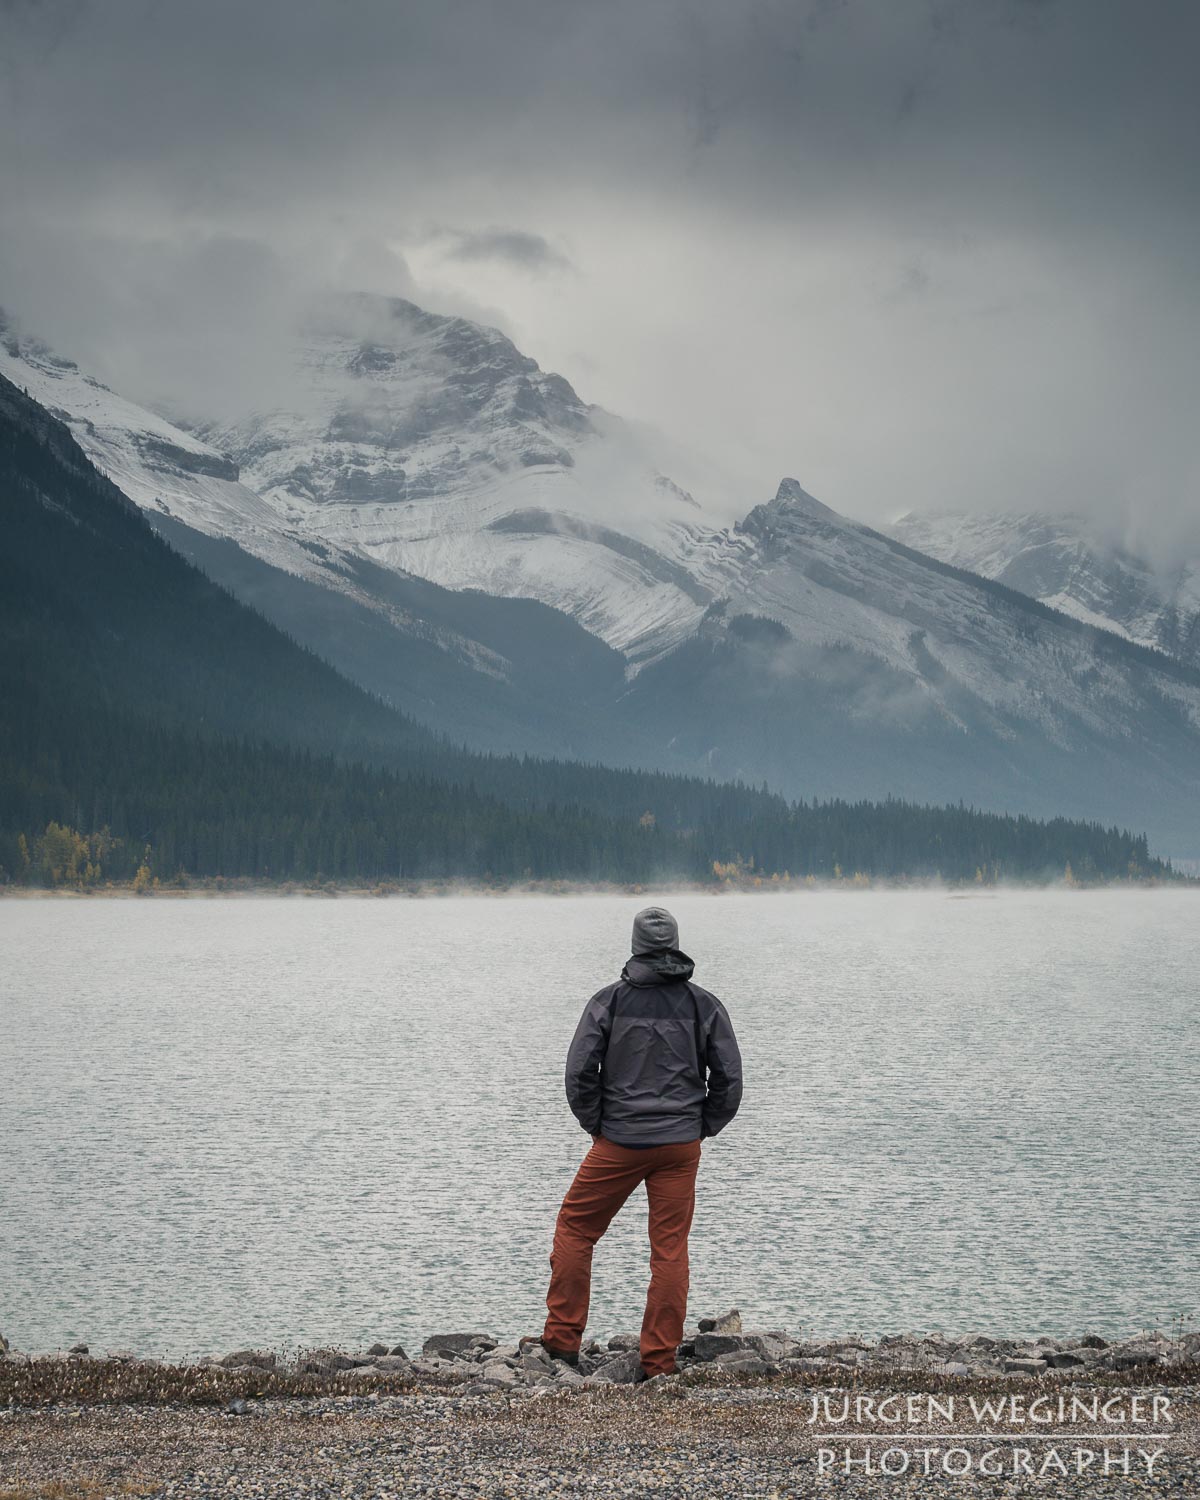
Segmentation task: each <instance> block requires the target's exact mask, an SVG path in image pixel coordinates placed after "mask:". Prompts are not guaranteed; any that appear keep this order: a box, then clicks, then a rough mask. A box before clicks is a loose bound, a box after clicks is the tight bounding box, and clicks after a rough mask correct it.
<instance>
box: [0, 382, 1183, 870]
mask: <svg viewBox="0 0 1200 1500" xmlns="http://www.w3.org/2000/svg"><path fill="white" fill-rule="evenodd" d="M0 534H2V535H3V536H4V538H5V549H4V553H3V558H2V562H0V569H2V577H0V582H2V584H3V587H2V588H0V884H2V883H6V882H8V881H10V880H16V881H18V882H22V883H25V882H31V883H35V884H38V883H49V884H69V885H74V884H89V883H95V882H96V881H98V880H102V879H106V878H121V877H130V876H134V875H135V873H136V875H137V879H138V880H139V881H140V882H141V881H148V880H149V879H151V878H153V877H158V876H162V877H165V878H167V879H170V878H172V877H174V876H176V875H177V873H178V871H179V870H180V869H181V868H182V869H183V870H186V871H188V872H190V873H191V874H193V875H219V876H251V877H255V878H258V879H264V878H266V879H280V878H285V879H304V880H313V879H317V878H322V877H336V878H341V879H352V880H363V879H371V880H379V879H387V880H395V879H398V878H402V879H412V878H418V877H428V876H435V877H443V878H444V877H448V876H466V877H476V878H484V879H489V878H490V879H501V880H509V879H521V878H524V877H527V876H530V875H533V876H558V877H562V876H569V877H574V878H577V879H585V880H603V879H619V880H624V881H631V880H636V881H641V882H645V881H648V880H655V879H657V880H661V879H664V878H671V877H678V876H681V875H683V876H691V877H704V876H706V875H710V874H711V871H712V863H713V861H714V860H715V859H716V860H721V861H723V862H730V861H734V860H736V859H737V858H738V857H739V856H744V857H746V858H748V859H750V860H753V862H754V868H755V869H757V870H767V871H769V870H771V869H774V868H789V869H792V870H795V871H799V872H804V871H812V872H813V873H819V874H832V873H834V871H835V870H836V868H837V867H838V866H839V865H840V864H842V863H843V862H844V863H845V864H846V865H847V867H849V862H850V860H851V858H853V859H855V860H856V861H861V863H860V864H858V865H857V866H856V867H857V868H862V869H864V870H869V871H872V872H875V873H880V874H896V873H901V872H909V873H913V874H933V873H936V872H941V873H944V874H947V875H950V876H959V877H961V876H966V877H967V878H970V876H971V874H972V872H973V871H974V870H975V869H976V868H980V869H986V870H987V872H988V874H989V876H1002V875H1004V874H1013V875H1019V874H1042V873H1047V874H1051V875H1054V874H1058V875H1061V872H1062V869H1063V865H1064V863H1065V862H1066V861H1068V860H1069V861H1070V862H1071V863H1072V865H1073V867H1074V868H1075V870H1076V871H1077V872H1079V873H1080V874H1081V875H1089V874H1094V875H1098V876H1111V875H1118V876H1119V875H1122V874H1124V872H1125V870H1126V869H1127V867H1128V865H1129V863H1130V862H1131V861H1133V862H1134V863H1135V864H1136V865H1137V866H1138V868H1139V869H1140V870H1142V871H1143V872H1145V873H1148V874H1154V873H1156V872H1157V871H1159V870H1160V867H1159V866H1157V865H1156V864H1155V862H1154V861H1153V860H1151V859H1150V857H1149V854H1148V851H1147V848H1146V843H1145V840H1144V838H1140V837H1132V836H1130V835H1126V834H1120V833H1118V832H1117V831H1116V830H1111V829H1110V830H1105V829H1102V828H1097V827H1083V826H1080V825H1077V824H1076V825H1066V824H1061V823H1060V824H1054V825H1049V826H1046V825H1039V824H1033V823H1030V822H1029V821H1028V820H1020V819H1013V818H986V817H981V816H978V815H975V814H970V813H966V812H964V811H962V810H957V809H917V808H906V807H901V806H900V805H898V804H890V805H887V806H880V807H854V808H851V807H846V806H826V807H800V808H797V807H789V806H788V805H787V804H785V803H784V802H783V801H782V800H781V799H780V798H778V797H775V796H771V795H768V794H765V793H762V792H753V791H749V790H748V789H746V788H744V787H734V786H723V787H716V786H711V785H708V784H705V783H702V782H699V781H694V780H693V781H686V780H683V779H681V778H672V777H664V776H658V775H649V776H646V775H638V774H636V773H632V772H624V773H622V772H613V771H605V770H600V769H597V768H591V767H585V766H578V765H574V766H573V765H568V764H564V763H561V762H560V763H536V762H527V761H521V760H517V759H514V758H507V759H496V758H491V757H481V756H472V755H468V754H464V753H462V752H458V751H455V750H453V749H452V748H451V747H449V746H447V745H444V744H442V743H439V742H437V741H435V740H434V739H433V738H432V736H430V735H429V734H428V733H427V732H425V731H422V730H420V729H418V728H416V726H414V725H412V724H411V723H410V722H408V721H406V720H403V719H401V718H400V717H399V716H397V715H396V714H395V713H393V712H392V711H390V710H389V709H387V708H386V707H385V706H383V705H382V704H380V703H378V702H375V701H374V700H372V699H370V698H369V697H367V696H366V695H365V694H363V693H362V692H361V691H360V690H358V689H356V688H355V687H353V686H352V685H351V684H350V683H348V682H345V681H344V680H342V679H341V678H339V677H338V676H337V674H336V673H334V672H333V671H332V670H331V669H330V668H329V667H327V666H326V665H324V664H323V663H321V662H320V661H318V660H317V659H316V658H314V657H313V656H311V655H310V654H308V653H307V652H305V651H303V650H301V649H300V648H299V647H297V646H296V645H295V644H294V643H292V642H290V641H288V640H287V639H286V638H285V637H283V636H282V635H280V634H279V632H278V631H276V630H274V629H273V628H272V627H271V626H270V625H269V624H267V622H265V621H264V620H262V619H261V618H259V617H257V616H255V615H254V614H253V613H252V612H250V611H249V610H247V609H246V608H245V607H244V606H242V605H241V604H239V603H237V602H236V601H235V600H234V599H232V598H231V597H230V596H229V595H227V594H225V593H224V592H222V591H221V590H220V589H218V588H217V587H216V586H214V585H213V584H212V583H211V582H210V581H209V580H208V579H207V578H205V577H204V576H203V575H202V574H201V573H199V572H198V571H196V570H195V569H194V568H192V567H190V566H189V565H188V564H187V563H186V562H185V561H184V560H183V559H182V558H180V557H179V556H178V555H176V554H175V553H174V552H173V551H172V550H171V549H170V548H169V547H167V546H166V545H165V544H164V543H163V542H162V541H161V540H160V539H159V538H158V537H156V536H155V535H154V534H153V532H152V531H151V530H150V529H149V527H148V526H147V525H146V523H145V521H144V519H143V518H142V516H141V515H140V514H139V513H138V511H137V510H136V509H135V508H134V507H133V506H132V505H131V504H130V503H129V502H128V501H127V500H126V499H125V497H124V496H122V495H121V493H120V492H119V491H118V490H117V489H116V488H115V487H114V486H113V485H112V484H111V483H110V482H109V481H108V480H107V479H105V478H104V477H103V476H101V475H99V474H98V473H97V472H96V471H95V469H94V468H93V467H92V466H91V465H90V464H89V463H88V461H87V459H86V458H85V456H84V454H83V453H82V451H81V450H80V449H79V447H78V445H77V444H76V443H75V442H74V440H73V439H72V437H71V436H70V434H69V433H68V431H67V430H66V428H65V427H64V426H63V425H62V424H61V423H60V422H59V421H57V420H56V419H55V418H53V417H52V416H50V415H49V414H48V413H47V412H46V411H45V410H44V409H43V408H41V407H39V406H37V405H36V403H34V402H33V401H31V400H30V399H29V398H28V397H26V396H24V395H22V394H21V393H20V392H19V391H17V390H16V389H15V387H13V386H12V385H11V384H9V383H8V382H6V381H4V380H3V379H0ZM331 751H336V752H337V753H336V754H335V753H330V752H331ZM389 766H390V767H393V768H394V769H390V770H389V769H387V767H389ZM647 812H652V815H651V816H649V817H647V816H646V813H647ZM114 839H115V842H114ZM776 861H778V864H776Z"/></svg>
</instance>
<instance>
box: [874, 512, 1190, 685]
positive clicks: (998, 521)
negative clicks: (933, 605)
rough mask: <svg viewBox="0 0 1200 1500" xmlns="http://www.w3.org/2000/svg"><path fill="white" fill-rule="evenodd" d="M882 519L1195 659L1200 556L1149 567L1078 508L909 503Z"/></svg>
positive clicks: (950, 557) (1120, 630) (1110, 626)
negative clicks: (1075, 512) (1064, 511)
mask: <svg viewBox="0 0 1200 1500" xmlns="http://www.w3.org/2000/svg"><path fill="white" fill-rule="evenodd" d="M890 529H891V534H892V535H894V536H896V537H897V538H899V540H900V541H902V542H906V543H907V544H908V545H909V546H910V547H915V548H916V549H917V550H918V551H920V552H927V553H928V554H929V555H930V556H931V557H937V558H940V559H941V560H942V561H943V562H948V563H953V564H954V566H955V567H958V568H966V569H968V570H969V571H971V572H972V573H980V574H982V575H983V576H984V577H985V578H994V579H996V580H998V581H999V582H1000V583H1005V584H1007V585H1008V586H1009V587H1010V588H1014V589H1019V590H1020V592H1021V593H1023V594H1028V595H1030V597H1031V598H1034V599H1040V600H1041V601H1042V603H1043V604H1049V605H1050V606H1051V607H1052V608H1053V609H1059V610H1062V611H1063V613H1064V614H1068V615H1073V616H1074V617H1075V618H1076V619H1077V620H1085V621H1086V622H1087V623H1088V624H1091V625H1099V626H1101V627H1102V628H1103V629H1105V630H1114V631H1116V633H1117V634H1118V635H1123V636H1124V637H1125V638H1126V639H1127V640H1130V641H1137V642H1139V643H1141V644H1142V645H1145V646H1153V647H1155V649H1157V650H1159V651H1165V652H1167V653H1168V654H1169V655H1171V656H1176V657H1178V658H1179V659H1180V660H1181V661H1185V662H1188V663H1189V664H1190V665H1192V666H1200V557H1193V558H1184V559H1181V560H1176V561H1175V562H1174V563H1172V564H1171V565H1170V566H1166V567H1155V566H1154V565H1153V564H1152V563H1151V562H1149V561H1148V560H1147V559H1146V558H1144V557H1139V556H1137V555H1136V554H1135V553H1134V552H1132V551H1131V550H1130V549H1129V548H1127V547H1124V546H1121V545H1119V544H1118V543H1117V542H1116V540H1115V539H1114V538H1113V537H1112V536H1111V535H1109V534H1106V532H1105V531H1104V529H1103V528H1101V527H1099V526H1097V524H1096V523H1095V522H1093V521H1091V520H1090V519H1089V518H1087V517H1085V516H1053V517H1052V516H1039V515H1028V514H1025V515H1018V514H1013V515H1005V514H993V515H978V516H973V515H968V514H957V513H951V512H931V513H922V512H912V513H910V514H909V515H906V516H904V517H902V518H901V519H900V520H899V521H897V522H896V523H895V525H894V526H893V527H891V528H890Z"/></svg>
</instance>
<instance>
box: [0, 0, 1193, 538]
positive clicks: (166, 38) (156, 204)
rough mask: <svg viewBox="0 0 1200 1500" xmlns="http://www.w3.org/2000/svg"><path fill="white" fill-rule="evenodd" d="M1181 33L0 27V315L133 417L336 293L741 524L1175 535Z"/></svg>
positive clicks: (1185, 59) (698, 26)
mask: <svg viewBox="0 0 1200 1500" xmlns="http://www.w3.org/2000/svg"><path fill="white" fill-rule="evenodd" d="M1198 43H1200V9H1198V8H1197V7H1196V6H1195V5H1194V4H1192V3H1191V0H1159V3H1156V4H1155V5H1154V6H1146V5H1144V4H1142V3H1140V0H842V3H838V0H799V3H787V4H781V3H777V0H687V3H670V4H664V5H650V6H648V5H645V4H643V3H641V0H612V3H610V4H605V5H603V6H596V5H591V4H587V3H584V0H504V3H500V4H496V3H493V0H456V3H455V4H453V5H447V4H444V3H440V0H439V3H435V0H416V3H411V4H405V5H403V6H397V5H394V4H392V3H384V0H372V3H366V0H346V3H341V4H333V3H330V0H257V3H256V4H254V5H250V6H247V5H244V4H241V3H235V0H208V3H206V4H205V5H203V6H169V5H168V6H164V5H160V4H156V3H152V0H106V3H103V4H102V3H99V0H43V3H37V0H8V3H7V4H5V5H3V6H2V7H0V56H2V57H3V59H4V61H3V63H2V64H0V139H2V140H3V147H2V148H0V198H2V200H3V202H4V204H5V215H4V229H3V236H2V239H0V300H2V301H3V302H5V303H6V304H7V305H8V306H10V307H11V308H13V309H14V311H16V312H17V313H18V314H19V315H20V317H21V319H22V322H23V323H24V324H25V326H27V327H29V328H31V329H36V330H38V331H40V332H42V333H43V334H44V335H45V336H46V337H47V338H48V339H49V340H50V341H51V342H52V343H54V344H55V345H56V346H57V347H59V348H63V349H66V350H68V351H69V352H73V353H75V354H76V355H77V356H78V357H80V358H81V360H85V361H86V362H87V363H88V364H89V366H91V367H99V368H101V370H102V371H103V373H104V374H106V375H107V377H108V378H109V379H110V380H112V381H113V383H114V384H118V385H120V386H122V387H123V388H127V389H130V390H131V392H132V393H133V394H136V395H139V396H142V397H143V398H150V397H154V396H163V395H166V396H169V397H172V398H175V399H180V400H185V401H186V400H189V399H193V398H196V397H201V398H202V397H203V396H204V395H205V393H208V394H209V395H210V396H211V397H213V398H215V397H217V396H221V397H222V398H223V399H228V398H229V397H230V395H231V385H232V386H235V387H236V388H237V396H238V399H239V400H240V399H242V392H243V391H245V392H246V393H247V394H248V395H249V394H252V392H253V389H254V388H255V384H256V382H257V381H259V379H260V367H261V366H268V367H269V366H270V365H271V363H272V356H271V352H270V342H271V338H272V335H273V332H274V330H275V329H277V328H279V327H283V326H286V324H287V323H288V322H289V320H291V319H292V318H293V316H294V312H295V309H296V308H297V307H299V306H301V305H303V304H304V303H305V302H306V301H307V299H309V298H310V297H311V295H312V294H313V293H314V292H315V291H317V290H318V289H321V288H324V287H328V286H330V285H332V286H335V287H350V286H354V285H360V286H365V287H366V288H367V289H368V290H372V291H379V292H385V293H393V294H398V295H404V296H412V297H415V298H416V300H418V301H421V302H423V303H425V304H427V305H430V306H432V307H433V308H435V309H436V310H447V311H454V312H464V313H468V314H471V315H474V316H477V317H481V318H482V319H483V320H485V321H488V322H500V323H502V324H503V325H504V327H505V329H506V331H507V332H509V333H510V334H512V335H513V336H514V338H515V339H516V341H517V342H518V344H519V345H520V346H521V347H522V348H524V349H526V350H527V351H528V352H529V353H531V354H532V355H534V356H535V357H536V358H537V359H538V360H539V362H540V363H541V364H542V366H543V368H547V369H558V370H561V371H562V373H563V374H564V375H566V376H567V377H568V378H569V379H571V380H572V381H573V382H574V383H575V385H576V386H577V388H578V389H579V390H580V391H581V393H582V394H584V395H585V396H586V397H587V398H588V399H591V400H595V401H598V402H600V403H602V404H603V405H605V406H607V407H610V408H613V409H616V410H619V411H623V412H625V413H627V414H629V415H631V416H636V417H638V418H641V419H644V420H646V421H649V422H654V423H657V424H658V425H660V426H662V427H664V428H666V429H667V430H669V431H670V432H671V433H672V434H673V435H674V436H675V437H676V438H678V439H679V440H680V441H682V442H683V443H684V444H685V445H688V446H691V447H693V448H695V449H697V450H702V451H708V452H709V453H711V455H712V457H713V459H714V460H715V461H716V463H717V464H718V466H720V467H721V468H722V469H723V470H724V471H726V472H728V473H730V474H732V475H733V476H734V477H735V482H736V487H738V488H739V489H740V490H741V491H742V492H743V497H744V496H745V495H750V494H757V493H761V492H763V491H764V490H765V489H767V487H768V486H770V485H772V484H773V483H774V482H775V481H776V480H777V478H778V475H779V474H780V473H783V472H797V473H799V474H800V475H801V477H802V479H803V482H804V483H805V485H806V486H807V487H809V488H812V489H813V490H815V491H816V492H817V493H819V494H822V495H825V496H827V497H828V498H830V499H831V500H833V501H834V502H835V503H836V505H837V507H838V508H839V509H840V510H843V511H850V512H852V513H854V514H857V515H860V516H862V517H863V518H864V519H868V520H874V521H878V520H883V519H886V518H887V517H889V516H890V515H894V514H896V513H898V512H899V511H902V510H905V509H909V508H914V507H925V506H930V505H932V506H938V507H943V508H946V507H951V508H961V507H962V506H964V505H965V506H969V507H978V508H981V509H986V510H995V509H998V508H1004V507H1006V506H1008V505H1017V506H1019V507H1020V508H1021V509H1053V508H1062V509H1071V510H1075V511H1078V510H1080V509H1084V510H1094V511H1101V512H1104V513H1107V514H1113V515H1118V516H1119V515H1122V514H1129V513H1131V512H1133V513H1137V514H1139V515H1141V516H1145V515H1151V516H1153V517H1154V518H1155V520H1154V524H1155V525H1156V526H1158V527H1159V528H1160V530H1162V531H1163V532H1164V533H1165V534H1170V533H1172V532H1173V531H1174V530H1175V529H1176V528H1177V527H1178V526H1179V525H1180V524H1182V523H1183V522H1184V521H1186V520H1187V519H1188V518H1189V517H1191V516H1194V515H1195V513H1196V511H1197V509H1200V506H1198V504H1197V491H1198V488H1200V467H1198V463H1197V457H1196V448H1195V438H1194V420H1193V415H1192V407H1193V404H1194V395H1193V393H1194V391H1195V389H1196V388H1197V384H1198V376H1200V286H1198V277H1197V272H1196V270H1195V254H1194V247H1195V244H1196V243H1197V242H1198V239H1200V192H1198V190H1197V187H1196V179H1195V161H1196V159H1197V148H1198V147H1200V105H1198V104H1197V91H1196V89H1195V86H1194V77H1193V60H1194V57H1195V56H1196V51H1197V44H1198ZM447 226H452V227H451V228H447ZM567 271H569V274H562V273H563V272H567ZM231 350H236V353H234V354H233V355H231V352H230V351H231ZM270 373H271V371H270V370H269V369H268V370H266V371H265V372H262V374H261V378H262V379H263V380H265V379H266V376H267V375H269V374H270Z"/></svg>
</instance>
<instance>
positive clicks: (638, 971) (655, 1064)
mask: <svg viewBox="0 0 1200 1500" xmlns="http://www.w3.org/2000/svg"><path fill="white" fill-rule="evenodd" d="M632 947H633V956H632V957H631V958H630V960H629V962H628V963H627V964H626V966H625V969H624V971H623V973H622V975H621V978H620V979H619V980H618V981H617V982H616V983H615V984H610V985H608V986H606V987H605V988H604V989H602V990H601V991H600V992H599V993H598V994H596V995H594V996H593V997H592V999H591V1000H590V1001H589V1002H588V1005H587V1008H586V1009H585V1011H584V1013H583V1017H582V1019H581V1020H580V1022H579V1025H578V1027H577V1028H576V1031H575V1036H574V1039H573V1040H572V1042H571V1047H570V1051H569V1053H568V1055H567V1071H566V1085H567V1100H568V1103H569V1104H570V1106H571V1110H572V1112H573V1114H574V1115H575V1118H576V1119H577V1120H578V1121H579V1123H580V1124H581V1125H582V1126H583V1128H584V1129H585V1130H586V1131H587V1132H588V1133H589V1134H590V1135H591V1136H592V1149H591V1150H590V1151H589V1152H588V1154H587V1156H586V1157H585V1159H584V1161H583V1164H582V1166H581V1167H580V1168H579V1171H578V1173H577V1174H576V1177H575V1180H574V1182H573V1183H572V1184H571V1188H570V1190H569V1191H568V1193H567V1196H566V1198H565V1199H564V1200H563V1205H562V1208H561V1209H560V1211H559V1215H558V1222H557V1225H556V1227H555V1233H554V1248H553V1250H552V1252H551V1255H550V1266H551V1280H550V1290H549V1292H548V1293H547V1296H546V1306H547V1309H548V1314H549V1315H548V1317H547V1319H546V1326H545V1330H544V1332H543V1334H542V1338H541V1342H542V1344H543V1345H544V1347H545V1348H546V1349H547V1350H548V1351H549V1352H550V1353H551V1354H554V1355H557V1356H559V1357H560V1358H566V1359H568V1360H574V1359H575V1358H576V1357H577V1356H578V1352H579V1346H580V1342H581V1340H582V1337H583V1330H584V1327H585V1325H586V1323H587V1311H588V1302H589V1299H590V1294H591V1263H592V1248H593V1246H594V1245H595V1243H596V1241H597V1240H598V1239H599V1238H600V1237H601V1235H603V1233H604V1231H605V1230H606V1229H607V1228H608V1226H609V1224H610V1223H611V1222H612V1219H613V1216H614V1215H615V1214H616V1212H617V1210H618V1209H619V1208H620V1207H621V1205H622V1204H623V1203H624V1202H625V1201H626V1199H627V1198H628V1197H629V1195H630V1194H631V1193H632V1192H633V1191H634V1189H635V1188H636V1187H637V1186H638V1184H639V1183H641V1182H645V1184H646V1193H647V1196H648V1198H649V1201H650V1268H651V1277H650V1290H649V1294H648V1296H647V1299H646V1315H645V1318H644V1320H643V1323H642V1337H641V1359H642V1367H643V1369H644V1370H645V1372H646V1374H648V1375H658V1374H666V1373H670V1372H671V1371H673V1370H674V1368H675V1350H676V1347H677V1345H678V1343H679V1340H680V1337H681V1335H682V1333H683V1322H684V1317H685V1314H686V1310H687V1289H688V1258H687V1237H688V1231H689V1229H690V1228H691V1222H692V1212H693V1209H694V1207H695V1187H696V1169H697V1167H698V1165H699V1161H700V1141H701V1139H703V1138H704V1137H707V1136H713V1135H716V1134H717V1132H718V1131H719V1130H721V1129H723V1128H724V1127H725V1126H726V1125H727V1124H728V1123H729V1121H730V1120H732V1119H733V1117H734V1115H735V1114H736V1113H737V1110H738V1105H739V1104H740V1103H741V1097H742V1066H741V1057H740V1055H739V1052H738V1046H737V1041H736V1038H735V1037H734V1034H733V1027H732V1025H731V1024H730V1021H729V1016H728V1015H727V1013H726V1011H725V1007H724V1006H723V1005H722V1004H721V1002H720V1001H719V1000H718V999H717V998H716V997H715V996H714V995H710V994H709V992H708V991H707V990H705V989H701V987H700V986H699V985H697V984H693V983H692V982H691V976H692V972H693V967H694V966H693V964H692V961H691V959H690V958H688V957H687V955H686V954H685V953H681V952H680V951H679V948H678V928H677V926H676V923H675V919H674V918H673V917H672V916H671V914H670V913H669V912H667V911H664V910H663V909H662V908H661V907H648V908H647V909H646V910H645V911H643V912H639V913H638V915H637V917H636V918H635V920H634V924H633V944H632Z"/></svg>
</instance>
